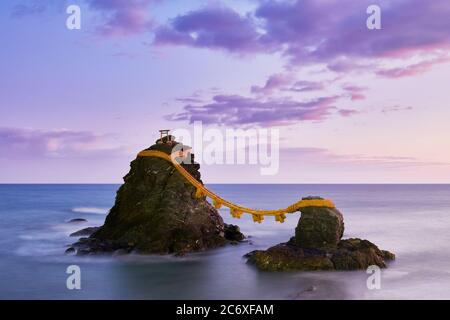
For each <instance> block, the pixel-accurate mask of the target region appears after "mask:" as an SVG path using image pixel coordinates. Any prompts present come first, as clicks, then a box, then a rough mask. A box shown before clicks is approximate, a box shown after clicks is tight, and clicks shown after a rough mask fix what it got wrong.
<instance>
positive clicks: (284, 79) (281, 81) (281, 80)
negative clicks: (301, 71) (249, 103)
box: [251, 73, 292, 95]
mask: <svg viewBox="0 0 450 320" xmlns="http://www.w3.org/2000/svg"><path fill="white" fill-rule="evenodd" d="M291 82H292V76H290V75H288V74H281V73H279V74H274V75H271V76H270V77H269V78H268V79H267V81H266V84H265V85H264V86H263V87H260V86H252V87H251V92H252V93H256V94H263V95H268V94H272V93H273V92H274V91H275V90H279V89H282V88H284V87H285V86H286V85H289V84H290V83H291Z"/></svg>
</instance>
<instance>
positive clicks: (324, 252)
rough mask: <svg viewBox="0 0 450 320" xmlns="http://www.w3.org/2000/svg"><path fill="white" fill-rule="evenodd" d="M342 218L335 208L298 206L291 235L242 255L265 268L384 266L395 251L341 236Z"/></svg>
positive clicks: (317, 268)
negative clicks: (283, 240)
mask: <svg viewBox="0 0 450 320" xmlns="http://www.w3.org/2000/svg"><path fill="white" fill-rule="evenodd" d="M343 233H344V219H343V216H342V214H341V213H340V212H339V211H338V210H336V209H330V208H320V207H309V208H304V209H302V210H301V217H300V220H299V223H298V226H297V228H296V229H295V237H292V238H291V239H290V240H289V241H288V242H286V243H280V244H278V245H276V246H274V247H271V248H269V249H267V250H265V251H262V250H255V251H252V252H250V253H248V254H247V255H246V257H247V258H248V262H249V263H252V264H254V265H256V266H257V267H258V268H259V269H261V270H265V271H294V270H301V271H315V270H356V269H366V268H367V267H369V266H370V265H377V266H379V267H381V268H385V267H386V261H388V260H394V259H395V255H394V254H393V253H391V252H389V251H385V250H380V249H379V248H378V247H377V246H376V245H375V244H373V243H372V242H370V241H368V240H361V239H346V240H341V238H342V235H343Z"/></svg>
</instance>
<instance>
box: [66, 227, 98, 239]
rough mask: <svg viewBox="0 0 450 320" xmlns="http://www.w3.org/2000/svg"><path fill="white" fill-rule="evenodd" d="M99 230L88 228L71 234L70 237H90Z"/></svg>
mask: <svg viewBox="0 0 450 320" xmlns="http://www.w3.org/2000/svg"><path fill="white" fill-rule="evenodd" d="M98 229H99V228H98V227H88V228H84V229H81V230H78V231H76V232H74V233H71V234H70V236H71V237H81V236H90V235H91V234H93V233H94V232H95V231H97V230H98Z"/></svg>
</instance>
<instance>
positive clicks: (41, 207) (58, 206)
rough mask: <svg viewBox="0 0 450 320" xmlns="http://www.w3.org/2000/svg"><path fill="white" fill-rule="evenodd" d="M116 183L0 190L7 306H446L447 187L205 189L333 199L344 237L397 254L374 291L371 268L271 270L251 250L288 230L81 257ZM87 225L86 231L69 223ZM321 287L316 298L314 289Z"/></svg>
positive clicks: (292, 220) (256, 230)
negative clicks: (69, 283) (324, 302)
mask: <svg viewBox="0 0 450 320" xmlns="http://www.w3.org/2000/svg"><path fill="white" fill-rule="evenodd" d="M118 187H119V186H118V185H0V298H1V299H450V246H449V243H450V185H209V186H208V187H210V188H211V189H212V190H213V191H215V192H217V193H218V194H220V195H222V196H223V197H224V198H226V199H230V200H232V201H234V202H237V203H240V204H243V205H246V206H249V207H258V208H282V207H286V206H287V205H289V204H291V203H293V202H295V201H297V200H298V199H299V198H301V197H303V196H307V195H320V196H323V197H326V198H330V199H332V200H333V201H334V202H335V203H336V205H337V207H338V208H339V210H341V212H342V213H343V214H344V220H345V234H344V237H345V238H349V237H359V238H364V239H368V240H370V241H372V242H374V243H375V244H377V245H378V246H379V247H380V248H382V249H387V250H390V251H392V252H394V253H395V254H396V255H397V260H396V261H395V262H393V263H391V264H390V265H389V268H388V269H384V270H383V271H382V276H381V289H380V290H368V289H367V286H366V280H367V277H368V276H369V275H368V274H366V273H365V271H351V272H288V273H267V272H260V271H258V270H256V269H255V268H254V267H253V266H251V265H247V264H246V262H245V259H244V258H243V257H242V256H243V255H244V254H245V253H247V252H249V251H252V250H256V249H265V248H268V247H269V246H272V245H275V244H277V243H280V242H284V241H287V240H288V239H289V238H290V237H291V236H292V235H293V233H294V228H295V226H296V223H297V221H298V218H299V215H298V214H295V215H290V216H288V219H287V220H286V223H284V224H279V223H276V222H275V221H272V220H271V219H266V221H264V222H263V223H262V224H254V223H253V222H252V221H251V219H250V217H249V216H245V217H244V218H243V219H241V220H236V219H232V218H231V217H230V216H229V213H228V212H227V211H226V210H221V213H222V216H223V217H224V219H225V221H226V222H228V223H234V224H238V225H239V226H240V227H241V229H242V231H243V232H244V233H245V234H246V235H249V236H251V237H250V239H249V240H250V241H251V243H252V244H250V243H243V244H240V245H238V246H227V247H224V248H219V249H215V250H211V251H207V252H202V253H196V254H191V255H188V256H186V257H182V258H176V257H170V256H121V257H76V256H67V255H65V254H64V251H65V249H66V246H67V245H68V244H70V243H73V242H75V241H76V238H70V237H69V234H70V233H72V232H74V231H76V230H79V229H81V228H84V227H88V226H98V225H101V224H102V223H103V221H104V219H105V217H106V214H107V212H108V210H109V208H110V207H111V206H112V205H113V203H114V197H115V194H116V190H117V188H118ZM74 218H84V219H87V220H88V222H85V223H76V224H74V223H68V221H69V220H71V219H74ZM72 264H76V265H79V266H80V268H81V274H82V276H81V286H82V289H81V290H72V291H71V290H68V289H67V288H66V277H67V274H66V273H65V271H66V268H67V266H69V265H72ZM311 287H315V290H308V289H309V288H311Z"/></svg>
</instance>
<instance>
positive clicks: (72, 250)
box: [66, 247, 76, 254]
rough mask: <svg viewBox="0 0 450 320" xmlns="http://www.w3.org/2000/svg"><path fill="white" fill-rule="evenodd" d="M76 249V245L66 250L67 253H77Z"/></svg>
mask: <svg viewBox="0 0 450 320" xmlns="http://www.w3.org/2000/svg"><path fill="white" fill-rule="evenodd" d="M75 252H76V250H75V248H74V247H70V248H68V249H67V250H66V254H75Z"/></svg>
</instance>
